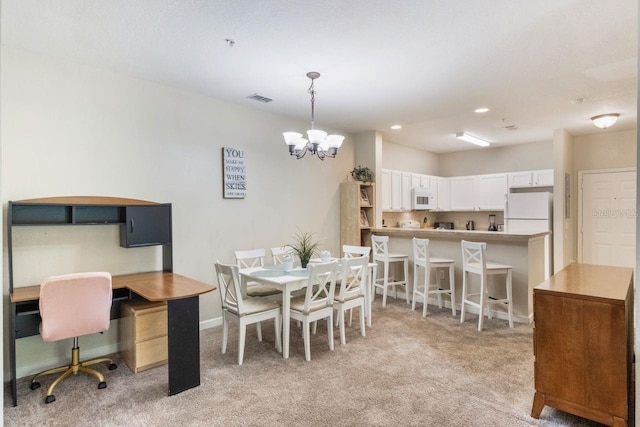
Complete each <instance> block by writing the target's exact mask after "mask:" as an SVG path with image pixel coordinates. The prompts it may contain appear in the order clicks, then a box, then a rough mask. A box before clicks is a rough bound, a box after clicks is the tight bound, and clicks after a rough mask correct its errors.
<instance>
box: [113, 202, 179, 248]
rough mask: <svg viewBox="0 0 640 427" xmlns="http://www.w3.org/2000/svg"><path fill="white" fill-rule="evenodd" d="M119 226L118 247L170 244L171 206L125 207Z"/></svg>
mask: <svg viewBox="0 0 640 427" xmlns="http://www.w3.org/2000/svg"><path fill="white" fill-rule="evenodd" d="M124 209H125V211H124V215H125V221H124V223H122V224H120V246H122V247H125V248H132V247H136V246H152V245H162V244H166V243H170V242H171V205H149V206H126V207H125V208H124Z"/></svg>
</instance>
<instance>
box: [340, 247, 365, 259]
mask: <svg viewBox="0 0 640 427" xmlns="http://www.w3.org/2000/svg"><path fill="white" fill-rule="evenodd" d="M342 253H343V254H344V256H345V257H346V258H358V257H361V256H367V257H368V256H369V254H370V253H371V248H370V247H369V246H352V245H342Z"/></svg>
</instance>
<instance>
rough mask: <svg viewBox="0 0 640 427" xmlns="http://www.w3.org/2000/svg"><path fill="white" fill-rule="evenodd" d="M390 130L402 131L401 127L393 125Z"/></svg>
mask: <svg viewBox="0 0 640 427" xmlns="http://www.w3.org/2000/svg"><path fill="white" fill-rule="evenodd" d="M391 129H393V130H398V129H402V126H401V125H393V126H391Z"/></svg>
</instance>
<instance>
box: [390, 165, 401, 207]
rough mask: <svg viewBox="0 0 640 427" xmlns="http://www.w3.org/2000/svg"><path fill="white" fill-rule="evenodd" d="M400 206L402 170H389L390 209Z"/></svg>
mask: <svg viewBox="0 0 640 427" xmlns="http://www.w3.org/2000/svg"><path fill="white" fill-rule="evenodd" d="M401 207H402V172H398V171H391V209H392V210H396V211H399V210H400V208H401Z"/></svg>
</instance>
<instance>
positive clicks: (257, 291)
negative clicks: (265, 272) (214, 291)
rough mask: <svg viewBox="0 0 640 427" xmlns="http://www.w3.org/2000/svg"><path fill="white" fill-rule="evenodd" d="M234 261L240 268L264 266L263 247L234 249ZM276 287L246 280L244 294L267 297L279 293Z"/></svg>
mask: <svg viewBox="0 0 640 427" xmlns="http://www.w3.org/2000/svg"><path fill="white" fill-rule="evenodd" d="M234 254H235V256H236V263H237V264H238V267H240V268H251V267H264V257H265V254H266V252H265V250H264V249H251V250H247V251H234ZM280 294H282V292H280V291H279V290H278V289H275V288H272V287H271V286H267V285H263V284H262V283H258V282H248V283H247V290H246V295H247V296H250V297H269V296H272V295H280Z"/></svg>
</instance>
